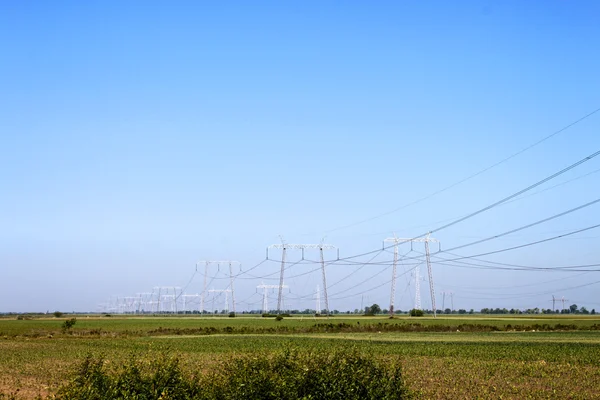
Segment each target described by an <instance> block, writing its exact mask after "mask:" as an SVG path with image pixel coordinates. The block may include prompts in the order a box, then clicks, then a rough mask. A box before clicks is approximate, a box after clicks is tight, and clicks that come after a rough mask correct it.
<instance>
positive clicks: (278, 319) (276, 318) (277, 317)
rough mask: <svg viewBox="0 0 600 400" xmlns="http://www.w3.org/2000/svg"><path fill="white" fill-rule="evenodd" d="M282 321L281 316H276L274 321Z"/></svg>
mask: <svg viewBox="0 0 600 400" xmlns="http://www.w3.org/2000/svg"><path fill="white" fill-rule="evenodd" d="M282 319H283V315H278V316H276V317H275V321H281V320H282Z"/></svg>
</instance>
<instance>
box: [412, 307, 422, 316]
mask: <svg viewBox="0 0 600 400" xmlns="http://www.w3.org/2000/svg"><path fill="white" fill-rule="evenodd" d="M410 316H411V317H422V316H423V310H417V309H416V308H413V309H412V310H410Z"/></svg>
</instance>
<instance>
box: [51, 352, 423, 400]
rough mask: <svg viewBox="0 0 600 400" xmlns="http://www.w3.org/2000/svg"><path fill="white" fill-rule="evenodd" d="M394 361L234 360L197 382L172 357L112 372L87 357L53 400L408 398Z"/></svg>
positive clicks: (337, 357) (302, 356) (337, 356)
mask: <svg viewBox="0 0 600 400" xmlns="http://www.w3.org/2000/svg"><path fill="white" fill-rule="evenodd" d="M407 398H411V395H410V393H409V392H408V391H407V389H406V387H405V385H404V382H403V380H402V376H401V373H400V365H399V363H398V362H397V360H389V359H387V360H380V359H377V358H376V357H375V356H374V355H373V354H371V353H363V352H359V351H358V350H357V349H349V350H336V351H331V352H323V351H318V352H316V351H300V350H297V349H289V350H285V351H281V352H277V353H272V354H262V353H260V354H249V355H245V356H242V357H237V356H232V357H228V358H226V359H224V360H222V361H221V363H220V365H216V366H215V367H214V368H213V370H212V372H210V373H208V374H205V375H201V376H199V377H194V376H189V375H187V374H185V373H183V372H182V369H181V368H180V365H179V361H178V359H177V358H175V357H166V356H159V357H154V358H152V359H147V358H146V359H135V358H133V357H132V358H131V359H130V360H129V361H128V362H127V363H125V364H124V365H122V366H118V367H115V368H113V369H112V370H111V369H109V368H108V367H107V366H106V363H105V361H104V359H103V358H101V357H100V358H94V357H91V356H88V357H87V358H86V359H85V360H84V361H83V362H82V364H81V365H80V366H79V367H78V369H77V371H76V373H75V375H74V377H73V379H72V381H71V382H70V383H68V384H67V385H66V386H64V387H62V388H61V389H59V391H58V392H57V394H56V396H55V399H56V400H83V399H86V400H109V399H111V400H112V399H122V400H130V399H131V400H133V399H144V400H149V399H170V400H179V399H182V400H191V399H198V400H238V399H240V400H241V399H256V400H261V399H265V400H266V399H273V400H275V399H278V400H279V399H281V400H288V399H289V400H291V399H325V400H326V399H340V400H341V399H344V400H345V399H348V400H352V399H407Z"/></svg>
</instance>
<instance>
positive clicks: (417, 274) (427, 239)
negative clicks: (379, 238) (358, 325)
mask: <svg viewBox="0 0 600 400" xmlns="http://www.w3.org/2000/svg"><path fill="white" fill-rule="evenodd" d="M385 242H392V243H393V244H394V245H393V246H394V264H393V268H392V288H391V294H390V315H394V314H393V313H394V298H395V296H396V271H397V265H398V245H399V244H402V243H410V246H411V250H412V245H413V243H416V242H418V243H425V260H426V262H427V272H428V274H429V291H430V292H431V306H432V308H433V317H434V318H435V317H436V313H437V310H436V306H435V292H434V287H433V271H432V270H431V259H430V257H429V242H435V243H438V244H439V241H438V240H437V239H433V238H432V237H430V234H429V233H428V234H427V236H425V237H423V238H397V237H393V238H386V239H384V243H385ZM384 247H385V244H384ZM420 280H421V277H420V268H419V266H418V265H417V267H416V269H415V308H416V309H417V310H420V309H421V284H420Z"/></svg>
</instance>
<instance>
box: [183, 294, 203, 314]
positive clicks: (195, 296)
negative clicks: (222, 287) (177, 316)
mask: <svg viewBox="0 0 600 400" xmlns="http://www.w3.org/2000/svg"><path fill="white" fill-rule="evenodd" d="M199 296H200V295H199V294H197V293H196V294H184V295H182V296H181V297H182V298H183V313H184V314H185V313H186V312H187V304H188V302H187V299H193V298H196V299H197V298H198V297H199ZM190 311H192V310H190Z"/></svg>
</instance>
